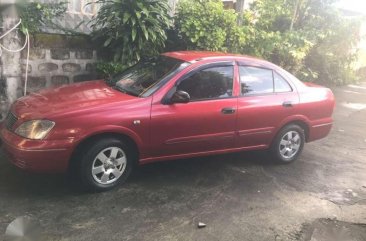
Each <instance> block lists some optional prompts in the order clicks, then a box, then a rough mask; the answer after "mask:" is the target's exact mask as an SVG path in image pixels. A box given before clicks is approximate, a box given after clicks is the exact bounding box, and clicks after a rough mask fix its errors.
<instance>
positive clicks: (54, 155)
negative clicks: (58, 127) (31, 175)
mask: <svg viewBox="0 0 366 241" xmlns="http://www.w3.org/2000/svg"><path fill="white" fill-rule="evenodd" d="M71 143H72V141H71V140H40V141H35V140H28V139H24V138H22V137H20V136H18V135H16V134H14V133H12V132H10V131H8V130H7V129H6V128H1V126H0V145H1V148H2V149H3V150H4V153H5V155H6V156H7V157H8V159H9V160H10V162H12V163H13V164H14V165H15V166H17V167H19V168H21V169H23V170H27V171H31V172H39V173H62V172H65V171H66V170H67V168H68V163H69V160H70V157H71V154H72V148H71V145H70V144H71Z"/></svg>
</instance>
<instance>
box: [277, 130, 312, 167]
mask: <svg viewBox="0 0 366 241" xmlns="http://www.w3.org/2000/svg"><path fill="white" fill-rule="evenodd" d="M304 143H305V133H304V129H302V128H301V127H300V126H298V125H296V124H290V125H287V126H285V127H284V128H282V129H281V130H280V132H279V133H278V134H277V136H276V138H275V140H274V142H273V143H272V147H271V153H272V155H273V156H274V157H275V158H276V161H277V162H279V163H290V162H293V161H295V160H296V159H297V158H298V156H299V155H300V153H301V152H302V149H303V147H304Z"/></svg>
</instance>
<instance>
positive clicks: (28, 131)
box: [15, 120, 55, 140]
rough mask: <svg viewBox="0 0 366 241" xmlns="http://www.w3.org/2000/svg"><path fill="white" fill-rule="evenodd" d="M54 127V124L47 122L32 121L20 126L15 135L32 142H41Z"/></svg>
mask: <svg viewBox="0 0 366 241" xmlns="http://www.w3.org/2000/svg"><path fill="white" fill-rule="evenodd" d="M54 126H55V122H53V121H49V120H32V121H27V122H24V123H23V124H21V125H20V126H19V127H18V128H17V129H16V130H15V133H16V134H17V135H19V136H22V137H25V138H27V139H32V140H42V139H43V138H45V137H46V136H47V134H48V133H49V132H50V131H51V130H52V128H53V127H54Z"/></svg>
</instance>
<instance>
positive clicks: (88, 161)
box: [80, 138, 132, 191]
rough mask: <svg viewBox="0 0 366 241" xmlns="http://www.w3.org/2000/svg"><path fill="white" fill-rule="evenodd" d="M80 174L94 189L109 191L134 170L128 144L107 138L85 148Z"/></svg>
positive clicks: (86, 183) (84, 182) (88, 185)
mask: <svg viewBox="0 0 366 241" xmlns="http://www.w3.org/2000/svg"><path fill="white" fill-rule="evenodd" d="M84 151H85V152H84V155H83V157H82V159H81V165H80V176H81V181H82V184H84V186H85V187H86V188H87V189H89V190H92V191H107V190H110V189H112V188H114V187H115V186H117V185H119V184H121V183H123V182H125V181H126V179H127V177H128V176H129V174H130V173H131V170H132V160H131V156H132V155H131V152H130V149H129V148H128V146H127V145H126V144H125V143H124V142H122V141H120V140H118V139H114V138H106V139H101V140H99V141H97V142H96V143H95V144H92V145H89V146H88V147H86V148H85V149H84Z"/></svg>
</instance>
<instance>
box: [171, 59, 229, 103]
mask: <svg viewBox="0 0 366 241" xmlns="http://www.w3.org/2000/svg"><path fill="white" fill-rule="evenodd" d="M233 73H234V67H233V66H220V67H211V68H207V69H203V70H200V71H198V72H197V73H194V74H193V75H192V76H190V77H188V78H186V79H184V80H183V81H182V82H181V83H180V84H179V85H178V87H177V90H182V91H185V92H187V93H188V94H189V95H190V97H191V100H192V101H197V100H207V99H222V98H228V97H231V96H232V95H233Z"/></svg>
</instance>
